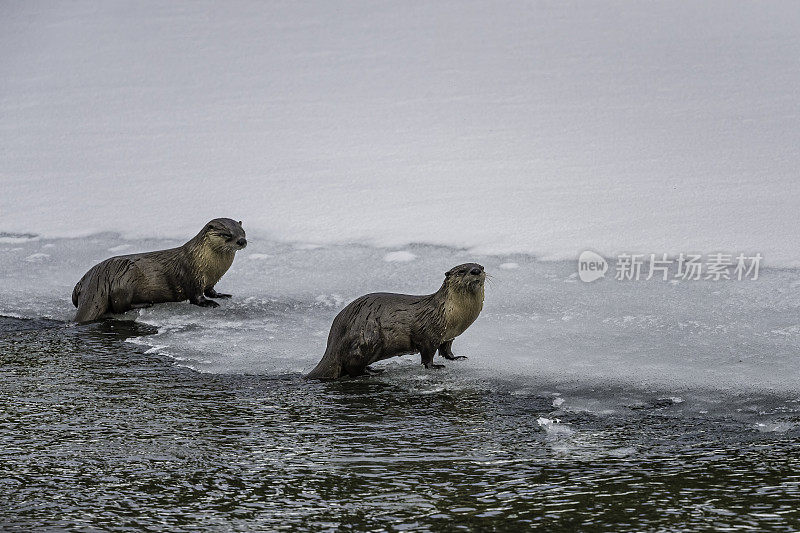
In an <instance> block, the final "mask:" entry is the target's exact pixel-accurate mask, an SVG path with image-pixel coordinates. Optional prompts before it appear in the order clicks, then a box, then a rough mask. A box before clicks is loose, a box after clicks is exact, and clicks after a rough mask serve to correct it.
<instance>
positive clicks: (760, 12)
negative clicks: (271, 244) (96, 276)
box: [0, 0, 800, 271]
mask: <svg viewBox="0 0 800 533" xmlns="http://www.w3.org/2000/svg"><path fill="white" fill-rule="evenodd" d="M798 27H800V9H798V8H797V5H796V3H792V2H758V3H743V2H741V3H738V2H734V3H731V2H729V1H719V2H660V3H657V4H654V3H638V4H637V3H631V2H611V1H606V2H600V3H585V2H583V3H571V2H508V3H500V2H477V1H473V2H465V1H461V0H459V1H452V0H444V1H437V2H415V3H408V2H357V1H354V2H337V3H330V2H224V3H220V2H163V1H158V2H146V1H143V2H119V1H109V2H96V1H83V2H80V1H78V2H63V3H58V2H46V3H45V2H4V3H3V4H2V6H0V50H2V52H0V72H2V73H3V75H2V76H0V163H2V164H0V183H1V184H2V195H0V231H4V232H17V233H19V232H25V233H29V232H30V233H36V234H41V235H43V236H49V237H55V236H61V237H64V236H85V235H91V234H94V233H97V232H102V231H114V232H120V233H121V234H123V235H124V236H127V237H139V238H154V237H161V238H164V237H166V238H179V239H184V238H185V237H186V236H187V235H191V234H193V233H194V232H196V231H197V228H199V227H200V226H201V225H202V224H203V223H204V222H205V221H206V220H208V219H210V218H212V217H214V216H230V217H234V218H237V219H242V220H244V223H245V228H246V229H247V230H248V232H249V234H250V236H251V237H259V238H262V239H267V238H269V239H271V240H274V241H280V242H312V243H326V244H330V243H354V242H359V243H370V244H378V245H382V246H390V247H393V248H394V249H397V248H401V247H402V246H404V245H405V244H407V243H413V242H416V243H432V244H442V245H448V246H454V247H460V248H467V249H471V250H472V251H473V252H475V253H511V252H524V253H529V254H534V255H536V256H537V257H539V258H545V259H547V258H550V259H553V258H569V259H574V258H575V257H577V255H578V254H579V253H580V252H581V251H582V250H584V249H587V248H588V249H592V250H595V251H598V252H601V253H604V254H606V255H613V254H614V253H616V252H620V251H627V252H644V253H662V252H670V253H677V252H682V251H683V252H690V251H699V252H704V253H711V252H715V251H726V252H738V251H744V252H750V253H753V252H760V253H762V254H763V255H764V256H765V263H767V264H770V265H783V266H798V265H800V248H798V246H797V243H798V242H799V241H798V238H797V237H798V235H797V227H798V225H797V223H796V216H797V213H798V212H800V209H798V208H799V207H800V180H798V179H797V169H798V163H799V161H798V147H800V128H798V127H797V121H798V111H800V109H799V108H800V106H799V105H798V104H800V92H798V91H797V87H799V86H800V33H799V32H798V31H797V28H798ZM387 252H388V250H387ZM37 253H40V254H48V255H49V254H50V252H49V251H46V252H37ZM28 260H29V261H30V263H31V264H33V265H39V264H44V263H45V262H46V261H47V260H48V257H46V256H45V255H30V256H29V257H28ZM263 260H264V262H265V263H267V262H268V261H269V258H263ZM400 265H402V263H400ZM520 270H521V271H524V268H521V269H520Z"/></svg>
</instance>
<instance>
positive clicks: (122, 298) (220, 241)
mask: <svg viewBox="0 0 800 533" xmlns="http://www.w3.org/2000/svg"><path fill="white" fill-rule="evenodd" d="M245 246H247V240H246V239H245V233H244V229H243V228H242V223H241V222H236V221H235V220H231V219H230V218H215V219H214V220H212V221H211V222H209V223H208V224H206V225H205V227H203V229H202V230H201V231H200V233H198V234H197V235H196V236H195V237H194V238H192V239H191V240H190V241H189V242H187V243H186V244H184V245H183V246H179V247H177V248H170V249H169V250H159V251H157V252H146V253H141V254H132V255H120V256H117V257H112V258H110V259H106V260H105V261H103V262H102V263H99V264H97V265H95V266H93V267H92V268H91V269H90V270H89V271H88V272H87V273H86V274H84V275H83V277H82V278H81V280H80V281H79V282H78V284H77V285H75V290H73V291H72V303H73V305H75V307H77V308H78V312H77V313H76V314H75V322H89V321H91V320H96V319H97V318H99V317H100V316H102V315H104V314H105V313H107V312H109V311H111V312H113V313H124V312H125V311H128V310H129V309H131V308H132V307H133V306H134V305H137V304H140V305H141V304H145V305H146V304H154V303H162V302H182V301H184V300H187V299H188V300H189V301H190V302H191V303H193V304H195V305H199V306H202V307H218V306H219V304H218V303H217V302H215V301H213V300H208V299H206V298H205V297H206V296H208V297H209V298H230V297H231V295H230V294H219V293H218V292H216V291H215V290H214V285H215V284H216V283H217V281H219V279H220V278H221V277H222V275H223V274H225V272H227V270H228V268H230V266H231V263H233V256H234V254H235V253H236V251H237V250H241V249H242V248H244V247H245Z"/></svg>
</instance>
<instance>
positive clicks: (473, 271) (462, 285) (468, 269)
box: [444, 263, 486, 293]
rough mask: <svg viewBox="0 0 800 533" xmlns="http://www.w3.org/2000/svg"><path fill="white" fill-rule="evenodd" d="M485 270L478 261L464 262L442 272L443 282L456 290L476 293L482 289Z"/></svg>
mask: <svg viewBox="0 0 800 533" xmlns="http://www.w3.org/2000/svg"><path fill="white" fill-rule="evenodd" d="M484 281H486V272H484V271H483V267H482V266H481V265H479V264H478V263H464V264H463V265H458V266H456V267H453V268H451V269H450V270H448V271H447V272H445V273H444V284H445V285H446V286H447V287H448V288H450V289H453V290H456V291H458V292H467V293H477V292H480V291H482V290H483V282H484Z"/></svg>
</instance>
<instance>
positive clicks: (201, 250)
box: [189, 242, 235, 289]
mask: <svg viewBox="0 0 800 533" xmlns="http://www.w3.org/2000/svg"><path fill="white" fill-rule="evenodd" d="M189 255H190V257H191V258H192V262H193V263H194V268H195V272H198V273H200V274H201V275H202V277H203V279H202V282H203V289H210V288H212V287H214V285H216V283H217V282H218V281H219V280H220V278H222V276H223V275H224V274H225V272H227V271H228V269H229V268H230V266H231V265H232V264H233V258H234V257H235V252H234V251H233V250H230V251H228V250H221V249H215V247H213V246H211V245H210V243H208V242H203V243H201V244H200V246H196V247H194V250H192V252H191V253H190V254H189Z"/></svg>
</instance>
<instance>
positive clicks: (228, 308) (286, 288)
mask: <svg viewBox="0 0 800 533" xmlns="http://www.w3.org/2000/svg"><path fill="white" fill-rule="evenodd" d="M176 244H179V243H178V242H176V241H172V240H145V241H141V240H132V241H131V240H125V239H123V238H121V237H120V236H117V235H113V234H102V235H97V236H94V237H92V238H89V239H39V240H35V241H28V242H25V243H20V244H19V245H18V247H17V248H11V249H5V250H0V274H2V278H3V279H4V280H6V284H5V286H6V288H5V290H4V293H3V295H2V298H0V314H6V315H14V316H18V315H19V316H26V317H46V318H55V319H59V320H69V319H71V317H72V316H73V314H74V308H73V306H72V303H71V301H70V295H71V293H72V288H73V286H74V284H75V283H76V282H77V280H78V279H80V277H81V276H82V275H83V273H84V272H85V271H86V270H88V269H89V268H90V267H91V266H92V265H93V264H95V263H96V262H98V261H100V260H102V259H105V258H106V257H108V256H109V252H108V249H109V248H112V247H115V246H121V245H128V246H129V247H128V248H126V251H131V252H138V251H142V250H154V249H159V248H166V247H169V246H175V245H176ZM48 245H52V246H49V247H48V248H47V250H48V254H49V255H50V257H49V258H48V260H47V261H42V262H32V263H31V262H27V261H26V258H28V257H30V256H31V255H33V254H36V253H41V252H40V250H41V249H43V248H44V247H45V246H48ZM408 251H410V252H411V253H413V254H414V255H416V256H417V259H415V260H414V261H413V262H411V263H406V262H386V261H385V260H384V256H385V255H386V251H385V250H384V249H381V248H375V247H370V246H360V245H357V246H354V245H349V246H326V247H318V248H313V249H308V248H298V247H296V246H294V245H289V244H285V243H281V242H277V241H273V242H269V241H259V242H254V243H251V244H250V245H249V246H248V247H247V249H245V250H243V251H241V252H238V254H237V258H236V260H235V261H234V263H233V266H232V267H231V269H230V270H229V271H228V273H227V274H226V275H225V276H224V277H223V278H222V280H221V281H220V283H219V284H218V286H217V289H218V290H219V291H220V292H226V293H232V294H233V295H234V297H233V298H232V299H231V300H221V301H220V303H221V307H220V308H218V309H204V308H200V307H197V306H193V305H190V304H188V303H186V302H184V303H172V304H163V305H157V306H153V307H150V308H147V309H140V310H133V311H130V312H128V313H126V315H125V316H124V317H123V318H127V319H133V320H138V321H141V322H145V323H147V324H151V325H153V326H155V327H157V328H158V334H156V335H151V336H145V337H142V338H140V339H138V340H137V341H136V342H140V343H144V344H146V345H147V346H151V347H159V350H161V351H162V352H164V353H169V354H170V355H171V356H173V357H175V358H180V361H181V364H182V365H185V366H189V367H191V368H195V369H197V370H199V371H203V372H214V373H230V372H235V373H248V374H250V373H253V374H291V373H301V372H306V371H308V370H310V369H311V368H313V366H314V365H315V364H316V363H317V361H318V360H319V358H320V357H321V356H322V353H323V352H324V350H325V344H326V339H327V335H328V331H329V328H330V324H331V322H332V320H333V318H334V317H335V316H336V314H337V313H338V312H339V311H340V310H341V309H342V308H343V307H344V306H345V305H346V304H347V303H348V302H350V301H352V300H353V299H355V298H357V297H358V296H360V295H362V294H366V293H369V292H381V291H391V292H401V293H407V294H426V293H431V292H433V291H435V290H436V289H438V287H439V286H440V285H441V283H442V281H443V279H444V273H445V272H446V271H447V270H448V269H449V268H451V267H452V266H455V265H456V264H460V263H464V262H467V261H477V262H479V263H481V264H483V265H484V266H485V267H486V270H487V272H488V273H489V274H490V275H491V279H490V280H489V282H488V284H487V287H486V302H485V306H484V310H483V312H482V313H481V316H480V317H479V318H478V320H477V321H476V322H475V323H474V324H473V325H472V326H471V327H470V328H469V329H468V330H467V331H466V332H465V333H464V334H463V335H461V336H460V337H458V338H457V339H456V341H455V342H454V346H453V349H454V351H455V353H456V354H457V355H466V356H468V357H469V359H468V360H466V361H457V362H449V361H447V362H445V363H446V365H447V369H446V370H445V371H444V373H443V374H442V376H445V377H444V378H443V379H444V382H442V383H437V384H435V386H452V385H453V383H451V381H452V380H456V382H458V381H459V380H461V379H467V380H468V381H470V380H473V381H474V380H482V379H494V378H497V377H500V378H503V379H507V380H511V381H514V380H517V379H521V380H523V381H522V382H520V386H519V387H517V389H518V390H521V391H530V393H531V394H539V393H541V390H542V387H543V386H544V387H560V388H556V389H555V390H559V391H561V392H559V394H557V396H555V397H554V398H555V401H553V405H554V406H555V407H563V406H562V405H561V402H559V401H558V400H562V401H563V399H562V398H561V397H562V396H563V394H564V392H563V391H568V388H569V387H570V386H572V385H574V384H575V383H580V384H582V385H585V386H587V387H591V386H592V384H596V383H603V384H604V385H603V386H604V387H609V386H613V385H614V384H621V385H623V386H636V387H639V388H644V389H647V388H653V389H654V390H655V392H654V393H653V396H652V398H647V397H642V398H636V399H631V400H630V401H628V400H624V401H623V400H620V402H619V403H620V404H621V405H642V406H645V407H647V406H658V405H661V404H664V405H666V404H667V403H669V404H671V405H678V404H679V405H686V404H692V405H694V404H695V403H694V402H693V401H689V400H687V398H694V397H695V396H696V395H688V396H687V394H686V393H685V391H686V390H687V389H688V390H690V391H692V390H694V391H695V392H696V391H699V390H706V389H712V390H720V391H723V390H730V391H740V392H742V393H745V392H748V391H753V390H761V391H784V393H787V394H788V393H792V392H793V391H798V386H797V383H796V381H797V380H796V379H795V377H796V376H797V375H798V372H800V359H798V358H797V353H799V351H800V327H798V324H800V315H799V313H798V309H800V308H799V307H798V305H797V301H796V296H795V291H794V290H793V289H792V288H791V286H790V282H791V281H792V280H793V279H795V277H796V271H795V270H776V269H766V270H764V271H763V273H762V275H761V277H760V278H759V279H758V280H756V281H741V282H740V281H720V282H711V281H708V282H702V281H697V282H684V283H680V284H677V285H673V284H669V283H666V282H661V281H657V280H651V281H649V282H646V281H639V282H620V281H616V280H614V279H604V280H600V281H596V282H594V283H591V284H587V283H582V282H576V283H570V284H565V283H564V280H565V279H567V278H568V277H569V276H570V275H571V273H574V271H575V269H576V264H575V263H574V262H548V261H544V262H543V261H537V260H535V259H534V258H532V257H529V258H527V259H525V260H524V259H523V258H522V256H515V260H516V262H517V263H518V264H519V268H517V269H512V270H506V269H501V268H499V266H500V265H501V264H503V263H505V262H507V259H506V258H505V257H503V256H489V255H477V254H473V253H470V252H467V251H464V250H456V249H450V248H442V247H436V246H425V245H415V246H413V247H409V248H408ZM251 254H258V255H263V256H264V257H263V259H259V260H250V259H249V256H250V255H251ZM378 366H379V367H380V366H383V367H385V369H386V375H388V376H390V377H389V378H388V379H390V380H394V379H399V380H401V381H403V382H406V383H409V386H412V385H411V384H412V383H413V382H414V380H415V379H416V378H417V377H419V376H420V375H425V374H424V373H423V371H422V370H421V368H420V366H419V356H418V355H417V356H406V357H402V358H397V359H395V360H391V361H387V362H384V363H379V364H378ZM562 386H563V387H562ZM564 387H566V388H564ZM551 390H552V389H551ZM556 404H558V405H556ZM569 404H570V406H571V407H575V406H577V405H578V404H577V403H576V400H574V399H573V398H572V395H570V402H569ZM598 408H599V407H598ZM607 408H612V409H613V407H612V406H604V407H602V408H599V409H601V410H604V409H607Z"/></svg>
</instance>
